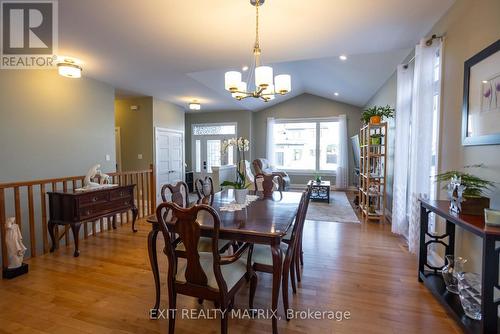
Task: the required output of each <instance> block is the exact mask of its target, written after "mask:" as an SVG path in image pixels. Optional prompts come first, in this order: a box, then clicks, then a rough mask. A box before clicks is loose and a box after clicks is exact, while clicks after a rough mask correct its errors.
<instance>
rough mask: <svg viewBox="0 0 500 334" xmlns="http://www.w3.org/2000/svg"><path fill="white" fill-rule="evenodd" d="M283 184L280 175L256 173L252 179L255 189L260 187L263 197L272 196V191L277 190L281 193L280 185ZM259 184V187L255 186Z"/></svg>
mask: <svg viewBox="0 0 500 334" xmlns="http://www.w3.org/2000/svg"><path fill="white" fill-rule="evenodd" d="M282 184H283V178H282V177H281V176H280V175H272V174H263V173H260V174H257V175H255V179H254V187H255V189H256V190H257V189H261V188H262V193H263V195H264V197H272V196H273V191H274V190H278V191H279V192H280V193H281V189H282V187H281V185H282ZM257 185H259V187H257Z"/></svg>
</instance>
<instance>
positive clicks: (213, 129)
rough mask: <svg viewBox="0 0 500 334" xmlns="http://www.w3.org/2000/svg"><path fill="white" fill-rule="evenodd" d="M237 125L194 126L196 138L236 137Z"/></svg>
mask: <svg viewBox="0 0 500 334" xmlns="http://www.w3.org/2000/svg"><path fill="white" fill-rule="evenodd" d="M234 134H236V124H194V125H193V135H194V136H214V135H234Z"/></svg>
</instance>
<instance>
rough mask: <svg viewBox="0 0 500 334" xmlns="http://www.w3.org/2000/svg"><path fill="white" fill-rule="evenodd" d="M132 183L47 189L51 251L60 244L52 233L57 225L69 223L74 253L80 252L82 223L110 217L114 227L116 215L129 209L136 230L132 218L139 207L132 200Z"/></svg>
mask: <svg viewBox="0 0 500 334" xmlns="http://www.w3.org/2000/svg"><path fill="white" fill-rule="evenodd" d="M134 187H135V184H131V185H126V186H114V187H109V188H103V189H97V190H91V191H80V192H76V191H73V190H71V191H66V192H60V191H55V192H48V193H47V194H48V195H49V209H50V220H49V221H48V230H49V235H50V239H51V241H52V247H51V248H50V251H51V252H53V251H54V250H55V249H57V248H58V247H59V242H58V241H59V239H58V238H56V233H55V229H56V228H57V226H58V225H70V227H71V231H72V232H73V240H74V242H75V252H74V254H73V255H74V256H75V257H77V256H78V255H80V251H79V249H78V237H79V231H80V225H81V224H82V223H85V222H90V221H95V220H98V219H101V218H107V217H113V220H112V224H113V228H116V226H115V216H116V215H117V214H119V213H122V212H127V211H128V210H132V218H133V219H132V231H134V232H137V230H136V229H135V220H136V218H137V213H138V211H137V207H136V206H135V204H134Z"/></svg>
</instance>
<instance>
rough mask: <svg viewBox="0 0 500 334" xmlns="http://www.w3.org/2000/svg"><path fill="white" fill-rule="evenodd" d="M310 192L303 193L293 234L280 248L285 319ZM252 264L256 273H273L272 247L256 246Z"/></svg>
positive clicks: (293, 282) (293, 283)
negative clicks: (289, 287)
mask: <svg viewBox="0 0 500 334" xmlns="http://www.w3.org/2000/svg"><path fill="white" fill-rule="evenodd" d="M308 195H309V193H308V191H307V190H306V191H304V192H302V196H301V199H300V203H299V208H298V210H297V215H296V218H295V222H294V224H293V227H292V232H291V234H290V239H288V241H287V242H285V241H284V242H282V243H281V245H280V247H281V251H282V252H283V253H284V254H285V256H284V259H283V271H282V280H281V288H282V293H283V307H284V309H285V317H286V319H287V320H289V318H288V313H287V310H288V306H289V303H288V281H289V278H290V277H291V280H292V285H293V286H292V287H293V288H295V281H294V276H293V271H294V270H295V268H296V267H295V265H294V263H295V262H296V261H297V258H296V257H297V252H296V250H297V245H298V243H299V241H300V234H302V230H303V227H304V220H305V214H306V212H305V211H306V207H307V201H308ZM252 263H253V265H252V266H253V269H254V270H255V271H260V272H265V273H271V274H272V273H273V258H272V253H271V247H270V246H267V245H257V244H256V245H254V247H253V253H252Z"/></svg>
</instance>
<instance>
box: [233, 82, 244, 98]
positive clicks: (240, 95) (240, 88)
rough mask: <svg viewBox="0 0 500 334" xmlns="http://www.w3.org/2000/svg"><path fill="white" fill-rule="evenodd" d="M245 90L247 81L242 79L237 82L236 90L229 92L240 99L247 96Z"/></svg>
mask: <svg viewBox="0 0 500 334" xmlns="http://www.w3.org/2000/svg"><path fill="white" fill-rule="evenodd" d="M246 91H247V83H246V82H245V81H242V82H240V83H239V84H238V91H237V92H234V93H231V96H232V97H234V98H235V99H237V100H241V99H243V98H244V97H246V96H247V94H246Z"/></svg>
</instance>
